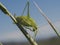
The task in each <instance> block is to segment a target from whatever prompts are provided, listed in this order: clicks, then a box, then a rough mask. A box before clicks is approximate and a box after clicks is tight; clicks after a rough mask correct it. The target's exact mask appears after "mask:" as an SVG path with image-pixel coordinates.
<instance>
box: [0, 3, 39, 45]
mask: <svg viewBox="0 0 60 45" xmlns="http://www.w3.org/2000/svg"><path fill="white" fill-rule="evenodd" d="M0 10H2V11H3V12H4V14H7V15H8V16H9V17H10V18H11V19H12V20H13V21H14V22H15V23H16V25H17V26H18V28H19V29H20V30H21V31H22V33H23V34H24V35H25V37H26V38H27V39H28V40H29V42H30V43H31V45H38V44H37V43H36V41H35V40H34V39H33V38H32V37H31V36H30V35H29V34H28V33H27V31H26V30H25V29H24V28H23V27H22V26H21V25H20V24H19V23H18V22H17V20H16V19H15V18H14V16H13V15H12V14H11V13H10V12H9V11H8V10H7V8H6V7H5V6H4V5H3V4H2V3H0Z"/></svg>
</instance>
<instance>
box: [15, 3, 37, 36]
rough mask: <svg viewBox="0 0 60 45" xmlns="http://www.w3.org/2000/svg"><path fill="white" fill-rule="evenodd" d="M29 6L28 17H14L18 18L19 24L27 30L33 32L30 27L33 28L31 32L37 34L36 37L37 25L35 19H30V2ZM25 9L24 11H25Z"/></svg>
mask: <svg viewBox="0 0 60 45" xmlns="http://www.w3.org/2000/svg"><path fill="white" fill-rule="evenodd" d="M27 4H28V11H27V12H28V13H27V15H26V16H23V15H21V16H14V17H15V18H16V20H17V21H18V23H19V24H20V25H22V26H24V27H25V28H26V29H29V30H31V29H30V28H29V27H32V30H31V31H33V32H34V33H35V36H36V34H37V25H36V23H35V21H34V19H33V18H31V17H30V14H29V2H27ZM26 6H27V5H26ZM25 8H26V7H25ZM25 8H24V10H25ZM23 13H24V11H23ZM23 13H22V14H23Z"/></svg>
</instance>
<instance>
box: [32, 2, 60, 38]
mask: <svg viewBox="0 0 60 45" xmlns="http://www.w3.org/2000/svg"><path fill="white" fill-rule="evenodd" d="M33 3H34V5H35V6H36V7H37V9H38V10H39V12H40V13H41V14H42V16H43V17H44V18H45V19H46V20H47V22H48V23H49V25H50V26H51V27H52V29H53V30H54V31H55V33H56V34H57V36H58V37H59V38H60V34H59V33H58V31H57V28H56V27H55V25H54V24H53V23H52V22H51V20H50V19H49V18H48V17H47V16H46V15H45V13H44V12H43V11H42V10H41V8H40V7H39V6H38V5H37V3H36V2H35V1H33Z"/></svg>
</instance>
